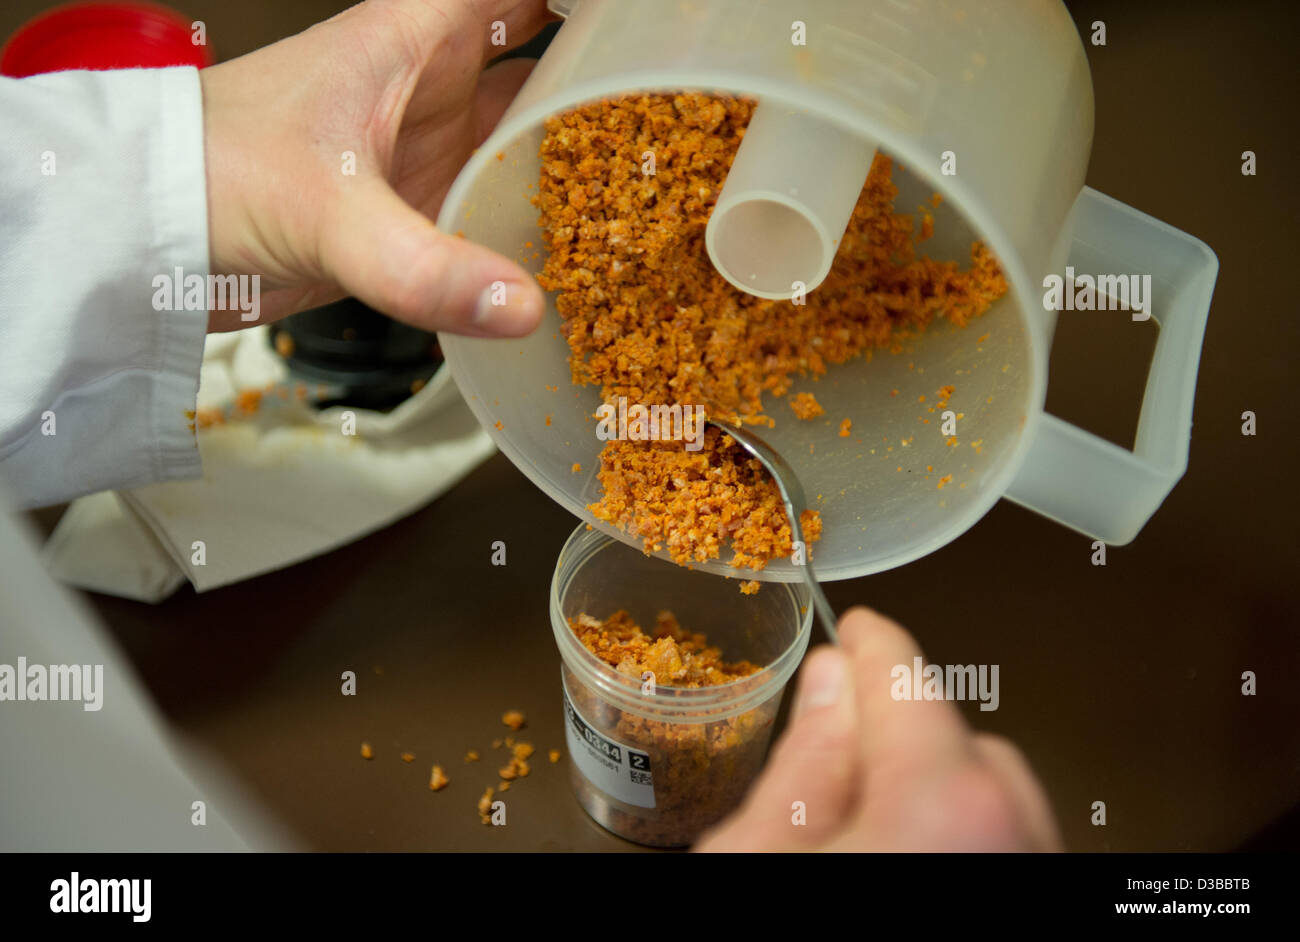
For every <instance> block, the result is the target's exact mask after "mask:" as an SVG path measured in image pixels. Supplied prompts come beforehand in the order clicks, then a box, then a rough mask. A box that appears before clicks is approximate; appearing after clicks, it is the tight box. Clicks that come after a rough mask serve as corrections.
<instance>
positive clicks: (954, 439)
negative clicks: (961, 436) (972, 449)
mask: <svg viewBox="0 0 1300 942" xmlns="http://www.w3.org/2000/svg"><path fill="white" fill-rule="evenodd" d="M944 444H945V445H947V446H948V447H949V448H952V447H953V446H954V445H956V444H957V436H956V435H949V436H948V440H947V441H946V442H944Z"/></svg>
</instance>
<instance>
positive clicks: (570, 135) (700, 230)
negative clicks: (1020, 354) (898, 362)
mask: <svg viewBox="0 0 1300 942" xmlns="http://www.w3.org/2000/svg"><path fill="white" fill-rule="evenodd" d="M753 108H754V102H752V101H750V100H746V99H741V98H733V97H726V96H710V95H704V94H689V93H684V94H678V95H663V94H657V95H637V96H628V97H624V98H619V99H613V100H607V101H602V102H597V103H593V104H589V105H585V106H582V107H580V108H577V109H576V110H574V111H571V112H568V113H566V114H562V115H557V116H554V117H552V118H550V119H548V120H547V122H546V135H545V137H544V139H543V141H542V146H541V158H542V172H541V179H540V183H539V187H538V195H537V196H536V197H535V198H534V203H535V205H536V206H537V207H538V208H539V210H540V211H541V225H542V227H543V229H544V230H545V239H546V244H547V247H548V249H549V256H548V257H547V260H546V263H545V267H544V269H543V270H542V272H541V273H539V275H538V281H539V282H540V283H541V285H542V287H544V288H545V289H547V290H548V291H554V292H556V302H555V303H556V309H557V310H558V311H559V313H560V316H561V318H562V319H563V321H564V323H563V328H562V329H563V333H564V336H565V338H566V340H567V342H568V345H569V349H570V358H569V362H570V368H571V372H572V379H573V382H574V383H576V384H579V385H587V384H594V385H598V386H599V387H600V389H601V396H602V399H603V400H604V401H606V402H610V401H614V400H616V399H617V397H619V396H626V397H627V398H628V400H629V401H630V402H636V403H641V404H645V405H651V404H683V405H696V404H698V405H704V406H705V407H706V408H708V409H710V410H712V411H713V412H714V413H715V414H718V413H721V414H725V415H726V416H728V417H731V418H737V419H739V420H741V421H744V422H748V423H760V422H761V423H766V424H769V425H770V424H773V423H774V421H775V420H774V419H772V418H771V417H769V416H766V415H765V414H764V413H763V406H762V402H761V397H762V395H763V393H765V392H766V393H770V394H772V395H773V396H777V397H783V396H786V395H787V394H788V393H789V391H790V387H791V385H792V383H793V382H794V381H795V379H796V378H797V377H812V378H816V377H818V376H821V375H822V374H824V373H825V372H826V369H827V366H828V364H839V363H844V362H846V361H848V360H850V359H852V358H854V357H857V356H861V355H863V354H864V353H868V352H869V351H871V350H872V349H874V348H878V347H887V348H891V349H895V350H897V349H899V346H900V344H901V341H902V340H903V339H904V338H905V337H907V336H909V335H914V334H917V333H919V332H921V331H922V330H924V329H925V328H926V326H927V325H928V324H929V323H930V322H931V321H932V320H933V319H934V318H935V317H944V318H946V319H948V320H950V321H952V322H953V323H955V324H957V325H959V326H965V325H966V323H967V322H968V321H969V320H970V319H971V318H973V317H976V316H978V315H980V314H982V313H983V312H984V311H985V310H987V308H988V306H989V305H990V304H991V303H992V302H993V301H994V300H996V299H997V298H998V297H1000V296H1001V295H1002V294H1004V293H1005V292H1006V290H1007V283H1006V280H1005V278H1004V277H1003V275H1002V272H1001V270H1000V269H999V267H998V264H997V261H996V259H995V258H994V257H993V255H992V254H991V253H990V252H989V251H988V250H987V249H986V248H985V246H984V245H983V244H982V243H979V242H976V243H974V244H973V245H972V246H971V265H970V268H969V269H967V270H964V271H963V270H961V269H960V268H959V267H958V265H957V264H956V263H955V262H943V261H936V260H934V259H930V258H925V257H918V256H917V254H916V242H917V241H918V239H917V237H916V236H914V234H913V229H914V222H913V219H912V216H911V215H910V214H905V213H895V212H894V209H893V203H894V198H895V196H896V195H897V188H896V187H895V186H894V184H893V182H892V179H891V174H892V165H891V161H890V159H889V158H888V157H886V156H884V155H882V154H878V155H877V156H876V158H875V161H874V163H873V164H872V167H871V172H870V175H869V176H868V178H867V181H866V184H865V186H864V187H863V190H862V193H861V195H860V197H859V199H858V203H857V205H856V207H855V208H854V211H853V216H852V218H851V220H850V222H849V226H848V230H847V231H846V232H845V235H844V238H843V240H842V241H841V243H840V247H839V252H838V254H837V255H836V259H835V263H834V265H833V266H832V269H831V272H830V274H829V275H828V276H827V278H826V280H825V281H824V282H823V283H822V284H821V285H820V286H819V287H818V288H817V289H816V290H815V291H813V292H812V293H810V294H809V295H808V296H807V298H806V302H805V303H804V304H799V305H796V304H793V303H791V302H790V301H773V300H768V299H763V298H757V297H754V296H752V295H749V294H746V293H744V292H742V291H740V290H738V289H736V288H734V287H733V286H732V285H730V284H729V283H728V282H727V281H726V280H725V279H723V278H722V277H721V276H720V275H718V274H717V272H716V271H715V270H714V268H713V266H712V264H711V263H710V261H709V258H708V254H707V252H706V251H705V247H704V229H705V225H706V224H707V222H708V218H709V214H710V212H711V211H712V208H713V205H714V203H715V202H716V200H717V197H718V194H719V192H720V191H721V189H722V185H723V183H724V181H725V180H726V176H727V171H728V170H729V169H730V166H731V162H732V160H733V159H734V157H735V154H736V149H737V147H738V146H739V144H740V140H741V138H742V137H743V135H744V131H745V127H746V126H747V125H748V123H749V119H750V116H751V114H752V112H753ZM647 151H650V152H651V153H653V155H654V158H655V172H654V174H653V175H647V174H644V173H643V172H642V161H643V159H644V157H643V155H644V154H645V153H646V152H647ZM932 232H933V218H932V217H931V216H930V215H929V214H928V213H926V214H925V216H924V217H923V218H922V221H921V232H920V236H919V238H920V239H924V238H927V237H928V236H929V235H930V234H931V233H932ZM790 405H791V407H792V409H793V410H794V412H795V414H796V415H797V416H798V417H799V418H802V419H811V418H814V417H816V416H818V415H821V414H823V410H822V408H821V406H820V404H819V403H817V401H816V399H815V397H813V396H812V395H811V394H809V393H799V394H797V395H795V396H794V397H792V399H791V401H790ZM848 427H849V423H848V420H845V422H843V423H842V424H841V428H840V435H841V436H842V437H848ZM665 446H666V447H665ZM701 458H702V459H703V462H704V463H703V464H702V463H701V461H700V460H697V459H701ZM600 459H601V470H600V472H599V474H598V478H599V480H600V482H601V484H602V485H603V487H604V497H603V498H602V499H601V500H600V501H599V502H598V503H596V504H593V505H591V507H590V509H591V510H592V512H593V513H594V514H595V515H596V516H597V517H598V518H600V519H602V520H607V521H611V522H613V523H616V524H618V525H620V526H623V527H626V528H628V529H630V530H632V531H634V532H636V533H637V534H638V535H640V536H641V537H642V539H643V540H644V544H645V548H646V551H647V552H650V551H654V550H658V549H661V548H663V547H667V549H668V552H669V553H670V555H671V556H672V558H673V559H674V560H675V561H676V562H678V563H682V564H686V563H689V562H691V561H701V562H702V561H705V560H709V559H714V558H718V556H719V555H720V550H721V547H722V545H723V544H724V543H725V542H727V541H728V540H730V541H731V545H732V549H733V550H734V551H735V556H734V558H733V559H732V560H731V565H732V566H735V567H741V566H748V567H749V568H751V569H755V570H757V569H761V568H763V566H764V565H766V563H767V562H768V561H769V560H771V559H774V558H781V557H785V556H789V555H790V552H791V541H790V538H789V532H790V529H789V524H788V521H786V520H785V514H784V510H783V509H782V507H781V504H780V500H779V498H778V497H777V494H776V488H775V485H774V484H773V483H772V482H771V481H770V479H768V478H767V476H766V474H765V473H763V472H761V470H759V471H757V472H755V471H754V470H753V469H751V468H749V467H748V466H747V465H746V463H745V459H744V457H743V456H742V455H741V454H740V453H739V450H738V449H736V448H734V446H732V445H730V440H729V439H725V438H724V439H722V440H720V441H719V440H717V439H715V440H713V441H711V442H709V444H708V446H707V447H706V448H705V449H704V450H703V451H702V452H697V453H690V452H686V451H685V450H684V449H682V448H681V446H680V443H656V442H640V441H610V442H608V443H607V444H606V445H605V447H604V450H603V451H602V453H601V456H600ZM575 470H577V466H576V465H575ZM724 508H725V509H724ZM809 517H810V518H811V519H809V520H808V521H807V522H806V523H805V527H806V531H812V532H809V535H808V540H809V541H810V542H811V541H812V540H813V539H816V536H814V535H813V533H814V532H815V533H819V532H820V519H819V518H818V515H817V514H816V512H811V513H810V514H809ZM814 521H815V522H814Z"/></svg>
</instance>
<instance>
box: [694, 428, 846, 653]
mask: <svg viewBox="0 0 1300 942" xmlns="http://www.w3.org/2000/svg"><path fill="white" fill-rule="evenodd" d="M705 421H706V422H707V423H708V424H710V425H715V426H717V427H718V429H719V431H721V432H722V433H723V434H724V435H730V436H731V437H732V438H733V439H735V441H736V444H737V445H739V446H740V447H741V448H743V449H745V451H747V452H749V453H750V454H751V455H753V456H754V457H755V458H757V459H758V460H759V462H760V463H761V464H762V465H763V467H764V468H766V469H767V473H768V474H770V475H772V480H773V481H775V482H776V489H777V490H778V491H779V492H780V494H781V502H782V503H783V504H785V515H786V517H787V518H789V520H790V536H791V538H793V539H794V540H795V541H796V542H798V543H802V544H803V548H804V549H803V562H802V563H801V564H798V565H799V568H800V569H802V570H803V579H804V582H806V583H807V584H808V591H809V592H810V593H811V594H812V601H813V608H815V609H816V610H817V617H818V618H819V619H820V620H821V623H822V628H824V629H825V630H826V634H827V636H828V637H829V638H830V639H831V641H832V642H833V643H834V644H839V643H840V636H839V632H837V631H836V630H835V610H834V609H832V608H831V603H830V602H829V601H828V600H827V598H826V593H825V592H823V591H822V587H821V583H820V582H818V581H817V576H816V574H815V573H814V572H813V565H812V558H811V554H810V552H809V549H808V544H807V543H806V542H804V538H803V527H802V526H801V524H800V522H799V514H800V513H802V512H803V511H804V510H806V509H807V507H808V499H807V497H805V496H804V492H803V487H802V486H801V485H800V484H799V478H798V476H797V475H796V474H795V473H794V469H793V468H791V467H790V466H789V465H788V464H786V462H785V459H784V458H782V457H781V456H780V455H779V454H777V453H776V451H775V450H773V448H772V446H771V445H769V444H768V443H767V442H765V441H763V439H761V438H759V437H758V436H757V435H755V434H754V433H753V432H751V431H749V430H748V429H745V428H742V427H741V426H739V425H732V424H731V423H730V422H724V421H720V420H718V419H712V418H710V419H706V420H705Z"/></svg>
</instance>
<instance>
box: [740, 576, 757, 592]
mask: <svg viewBox="0 0 1300 942" xmlns="http://www.w3.org/2000/svg"><path fill="white" fill-rule="evenodd" d="M758 587H759V581H758V580H757V579H750V580H749V581H748V582H742V583H741V584H740V592H741V594H742V595H753V594H754V593H755V592H757V591H758Z"/></svg>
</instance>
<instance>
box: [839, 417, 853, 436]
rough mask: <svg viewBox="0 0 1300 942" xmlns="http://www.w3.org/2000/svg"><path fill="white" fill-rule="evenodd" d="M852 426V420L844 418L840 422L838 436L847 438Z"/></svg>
mask: <svg viewBox="0 0 1300 942" xmlns="http://www.w3.org/2000/svg"><path fill="white" fill-rule="evenodd" d="M852 428H853V420H852V419H845V420H844V421H843V422H841V423H840V438H848V437H849V430H850V429H852Z"/></svg>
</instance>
